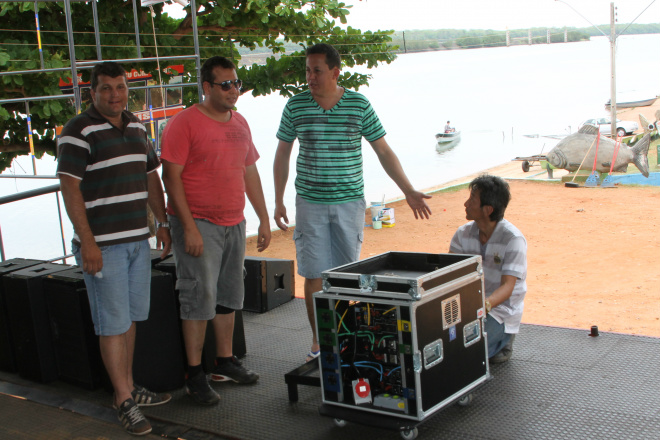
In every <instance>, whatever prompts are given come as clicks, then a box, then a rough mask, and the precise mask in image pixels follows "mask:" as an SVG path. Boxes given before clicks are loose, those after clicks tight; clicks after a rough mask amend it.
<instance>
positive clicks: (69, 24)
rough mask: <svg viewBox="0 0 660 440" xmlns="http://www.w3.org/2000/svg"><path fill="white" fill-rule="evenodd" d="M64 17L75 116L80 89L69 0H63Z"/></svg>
mask: <svg viewBox="0 0 660 440" xmlns="http://www.w3.org/2000/svg"><path fill="white" fill-rule="evenodd" d="M64 15H66V33H67V36H68V38H69V58H70V59H71V84H73V95H74V99H73V100H74V101H75V106H76V114H78V113H80V107H81V102H80V88H79V87H78V69H77V68H76V47H75V45H74V44H73V21H72V20H71V0H64Z"/></svg>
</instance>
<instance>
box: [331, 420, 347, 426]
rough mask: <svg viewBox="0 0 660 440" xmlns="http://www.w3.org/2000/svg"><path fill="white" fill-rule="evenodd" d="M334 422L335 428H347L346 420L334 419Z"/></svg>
mask: <svg viewBox="0 0 660 440" xmlns="http://www.w3.org/2000/svg"><path fill="white" fill-rule="evenodd" d="M333 422H335V426H337V427H339V428H343V427H344V426H346V420H344V419H333Z"/></svg>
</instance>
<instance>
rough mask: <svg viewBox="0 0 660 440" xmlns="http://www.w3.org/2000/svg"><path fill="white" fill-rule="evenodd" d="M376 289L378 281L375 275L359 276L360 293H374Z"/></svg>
mask: <svg viewBox="0 0 660 440" xmlns="http://www.w3.org/2000/svg"><path fill="white" fill-rule="evenodd" d="M377 289H378V281H376V276H375V275H364V274H360V293H369V292H375V291H376V290H377Z"/></svg>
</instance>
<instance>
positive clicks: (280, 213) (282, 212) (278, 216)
mask: <svg viewBox="0 0 660 440" xmlns="http://www.w3.org/2000/svg"><path fill="white" fill-rule="evenodd" d="M273 217H274V218H275V223H276V224H277V227H278V228H280V229H281V230H283V231H288V230H289V227H288V226H287V223H289V218H288V217H287V216H286V206H284V205H280V204H276V205H275V213H274V215H273ZM282 220H284V221H282Z"/></svg>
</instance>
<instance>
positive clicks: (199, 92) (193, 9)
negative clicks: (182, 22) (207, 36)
mask: <svg viewBox="0 0 660 440" xmlns="http://www.w3.org/2000/svg"><path fill="white" fill-rule="evenodd" d="M190 12H191V13H192V27H193V36H194V38H193V39H194V40H195V56H196V57H197V58H196V59H195V68H196V69H197V95H198V96H199V102H200V103H201V102H202V101H203V100H204V97H203V95H204V90H203V89H202V75H201V73H200V72H201V69H202V65H201V61H200V55H199V33H198V31H197V4H196V2H195V0H190Z"/></svg>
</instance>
